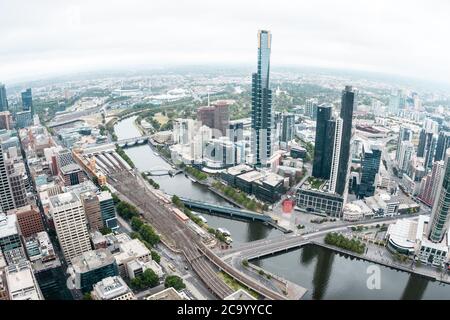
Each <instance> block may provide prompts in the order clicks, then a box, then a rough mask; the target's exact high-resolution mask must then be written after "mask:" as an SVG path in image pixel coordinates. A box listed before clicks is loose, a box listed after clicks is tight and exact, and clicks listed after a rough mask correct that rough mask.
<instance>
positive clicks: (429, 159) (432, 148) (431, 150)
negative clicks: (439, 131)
mask: <svg viewBox="0 0 450 320" xmlns="http://www.w3.org/2000/svg"><path fill="white" fill-rule="evenodd" d="M437 140H438V136H437V135H435V134H433V135H432V137H431V141H430V145H429V146H427V148H426V152H425V159H424V167H425V170H426V171H428V170H429V169H431V166H432V165H433V159H434V154H435V152H436V145H437Z"/></svg>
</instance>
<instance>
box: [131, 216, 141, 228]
mask: <svg viewBox="0 0 450 320" xmlns="http://www.w3.org/2000/svg"><path fill="white" fill-rule="evenodd" d="M143 224H144V222H143V221H142V220H141V219H140V218H139V217H133V218H131V228H133V230H134V231H138V230H139V229H140V228H141V227H142V225H143Z"/></svg>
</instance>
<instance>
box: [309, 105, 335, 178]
mask: <svg viewBox="0 0 450 320" xmlns="http://www.w3.org/2000/svg"><path fill="white" fill-rule="evenodd" d="M332 113H333V107H332V106H330V105H325V104H323V105H320V106H319V107H318V108H317V120H316V138H315V141H314V159H313V171H312V175H313V176H314V177H316V178H319V179H329V178H330V170H331V161H332V157H333V145H334V144H333V142H334V134H335V132H334V131H335V121H334V120H333V119H332Z"/></svg>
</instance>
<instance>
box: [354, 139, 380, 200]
mask: <svg viewBox="0 0 450 320" xmlns="http://www.w3.org/2000/svg"><path fill="white" fill-rule="evenodd" d="M361 158H362V159H361V182H360V184H359V187H358V197H359V198H365V197H371V196H373V195H374V193H375V187H376V186H375V177H376V176H377V174H378V170H379V168H380V160H381V149H380V148H379V147H378V146H375V145H372V146H369V145H363V152H362V157H361Z"/></svg>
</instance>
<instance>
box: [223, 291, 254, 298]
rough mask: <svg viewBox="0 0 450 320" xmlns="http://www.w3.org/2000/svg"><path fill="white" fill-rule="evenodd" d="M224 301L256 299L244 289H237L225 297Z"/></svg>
mask: <svg viewBox="0 0 450 320" xmlns="http://www.w3.org/2000/svg"><path fill="white" fill-rule="evenodd" d="M224 300H256V299H255V298H254V297H253V296H252V295H251V294H249V293H248V292H247V291H245V290H244V289H239V290H237V291H235V292H233V293H232V294H230V295H229V296H227V297H225V298H224Z"/></svg>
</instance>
